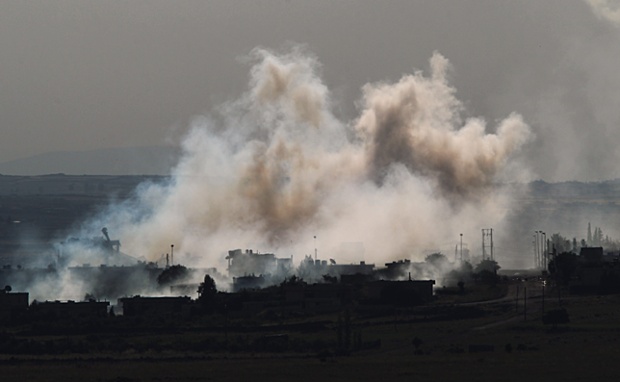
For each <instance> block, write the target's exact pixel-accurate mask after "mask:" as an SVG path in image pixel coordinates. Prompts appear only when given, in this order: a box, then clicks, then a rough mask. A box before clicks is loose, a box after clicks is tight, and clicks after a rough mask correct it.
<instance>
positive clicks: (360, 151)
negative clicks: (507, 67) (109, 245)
mask: <svg viewBox="0 0 620 382" xmlns="http://www.w3.org/2000/svg"><path fill="white" fill-rule="evenodd" d="M251 59H252V62H253V67H252V69H251V72H250V81H249V84H250V86H249V90H248V91H247V92H246V93H245V94H244V95H243V96H242V97H241V98H240V99H239V100H237V101H234V102H231V103H229V104H226V105H223V106H222V107H221V108H220V109H218V110H217V111H216V112H214V113H213V114H212V116H211V117H201V118H197V119H196V120H195V122H194V123H193V125H192V126H191V129H190V132H189V133H188V135H187V137H186V139H185V140H184V142H183V152H184V155H183V157H182V159H181V161H180V162H179V163H178V165H177V166H176V168H175V170H174V173H173V177H172V180H171V181H170V183H169V184H166V185H161V184H145V185H143V186H142V187H140V188H139V189H138V190H137V191H136V195H135V197H134V198H133V199H132V200H130V201H127V202H125V203H123V204H122V205H111V206H109V207H108V209H107V210H106V211H105V212H104V213H102V214H101V215H100V216H98V217H97V218H96V219H93V220H92V221H90V222H88V223H86V224H85V225H84V227H83V229H84V232H96V231H97V230H99V229H100V228H101V227H102V226H107V227H110V229H111V230H112V231H113V232H117V233H118V234H117V235H119V236H120V237H119V238H120V239H121V242H122V243H123V248H124V251H126V252H127V253H130V254H132V255H134V256H136V257H143V258H146V259H150V260H157V259H160V257H161V255H162V254H163V253H164V252H167V251H168V249H169V248H170V244H171V243H174V244H175V259H178V261H183V262H184V263H186V264H188V265H201V266H219V267H221V266H222V265H223V264H224V256H225V253H226V251H227V250H228V249H232V248H253V249H255V250H259V251H263V252H265V251H269V252H271V251H275V252H276V254H277V255H278V256H282V257H288V256H290V255H295V256H297V257H296V259H295V262H296V263H298V262H299V261H300V260H301V259H302V257H303V256H304V255H307V254H310V253H312V252H313V250H314V247H315V241H316V245H317V247H318V250H319V257H322V258H324V259H326V258H335V259H338V261H339V262H351V261H359V260H366V261H367V262H376V263H377V265H378V266H380V265H382V262H384V261H389V260H394V259H398V258H413V259H418V260H419V259H421V258H423V251H424V250H427V249H432V250H436V249H437V248H440V249H441V248H450V250H451V249H452V248H454V243H455V242H456V240H457V237H458V235H459V233H463V234H464V235H466V236H465V237H466V238H467V235H469V237H471V238H475V239H472V241H473V240H476V242H477V241H478V240H477V239H478V237H479V232H480V228H484V227H487V226H494V227H499V226H501V224H502V219H503V217H504V215H505V211H506V210H507V208H508V207H509V203H510V194H509V193H508V192H506V190H500V189H499V188H498V186H497V185H496V182H497V181H498V180H500V179H508V178H511V177H513V176H515V175H516V174H517V173H518V171H521V170H520V166H519V165H518V160H517V159H516V158H517V154H518V152H519V150H520V148H521V147H522V146H523V145H524V144H525V143H526V142H527V141H528V140H529V139H530V137H531V133H530V129H529V127H528V126H527V125H526V124H525V123H524V122H523V121H522V118H521V117H520V116H519V115H517V114H511V115H510V116H508V117H507V118H506V119H504V120H502V121H499V122H498V123H497V127H496V128H495V129H494V132H492V131H489V130H491V129H489V128H488V127H487V126H486V124H485V122H484V120H483V119H481V118H469V119H465V120H464V119H463V118H462V114H463V110H464V107H463V104H462V103H461V102H460V101H459V100H458V99H457V98H456V96H455V89H454V88H453V87H451V86H450V84H449V83H448V77H449V73H450V64H449V62H448V60H447V59H446V58H444V57H443V56H441V55H440V54H439V53H435V54H434V55H433V57H432V58H431V60H430V74H429V75H425V74H424V73H423V72H422V71H416V72H415V73H414V74H412V75H405V76H403V77H402V79H401V80H400V81H398V82H397V83H395V84H389V83H375V84H368V85H366V86H365V87H364V88H363V98H362V100H361V101H360V103H359V105H360V108H361V113H360V117H359V118H358V119H356V120H354V121H351V122H342V121H340V120H338V118H337V117H336V116H335V115H334V114H333V113H332V109H333V100H332V98H331V95H330V93H329V91H328V89H327V87H326V86H325V85H324V84H323V83H322V82H321V79H320V69H321V68H320V65H319V63H318V61H317V60H316V59H315V58H314V57H313V56H312V55H310V54H307V53H305V52H304V51H303V50H302V49H293V50H292V51H291V52H288V53H285V54H276V53H273V52H270V51H268V50H264V49H257V50H255V51H254V52H253V53H252V55H251ZM315 236H316V239H314V237H315ZM343 243H362V245H363V247H362V248H363V251H362V250H360V251H359V252H356V253H350V251H349V253H346V251H340V249H341V248H343Z"/></svg>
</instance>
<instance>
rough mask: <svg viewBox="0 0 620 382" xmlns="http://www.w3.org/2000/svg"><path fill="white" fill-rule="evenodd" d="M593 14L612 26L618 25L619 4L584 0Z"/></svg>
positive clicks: (619, 20)
mask: <svg viewBox="0 0 620 382" xmlns="http://www.w3.org/2000/svg"><path fill="white" fill-rule="evenodd" d="M586 2H587V3H588V4H590V7H592V11H593V12H594V14H595V15H596V16H597V17H599V18H601V19H603V20H607V21H609V22H611V23H613V24H616V25H620V2H619V1H618V0H586Z"/></svg>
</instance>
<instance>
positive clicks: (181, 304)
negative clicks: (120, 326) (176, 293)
mask: <svg viewBox="0 0 620 382" xmlns="http://www.w3.org/2000/svg"><path fill="white" fill-rule="evenodd" d="M118 303H119V306H120V307H121V308H122V311H123V315H124V316H127V317H133V316H147V315H164V316H165V315H183V316H187V315H189V313H190V310H191V307H192V300H191V298H189V297H187V296H183V297H141V296H134V297H125V298H120V299H119V300H118Z"/></svg>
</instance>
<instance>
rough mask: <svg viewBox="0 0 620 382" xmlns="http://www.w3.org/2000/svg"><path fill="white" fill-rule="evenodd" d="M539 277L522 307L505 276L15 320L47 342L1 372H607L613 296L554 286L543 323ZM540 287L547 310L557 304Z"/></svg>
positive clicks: (613, 339) (615, 308)
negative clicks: (360, 301)
mask: <svg viewBox="0 0 620 382" xmlns="http://www.w3.org/2000/svg"><path fill="white" fill-rule="evenodd" d="M539 283H540V282H538V281H533V282H528V283H527V286H528V291H530V295H531V297H530V298H529V299H528V301H527V311H526V313H525V314H524V307H523V301H521V300H520V301H519V302H518V303H517V302H516V300H515V297H516V296H515V292H516V286H517V285H518V284H512V285H510V290H509V292H508V295H507V296H506V297H504V298H501V299H497V300H493V301H491V302H479V303H463V304H456V305H454V304H443V303H442V302H441V300H440V299H439V300H438V301H436V302H435V303H433V304H431V305H429V306H424V307H417V308H406V309H392V308H390V309H388V310H376V309H372V308H367V309H361V308H360V307H358V308H357V309H353V308H352V310H351V311H347V312H341V313H339V314H331V315H324V316H318V317H298V318H293V317H286V318H284V317H282V318H277V317H276V318H275V319H274V318H271V317H270V318H268V319H267V318H264V317H260V315H258V316H256V317H253V318H251V319H248V318H235V317H225V318H222V317H220V318H217V317H211V316H203V317H201V318H194V319H191V320H185V321H182V320H181V321H182V322H175V320H172V319H160V320H155V319H148V318H143V319H140V321H139V322H137V321H128V318H122V317H116V318H114V319H112V321H110V322H112V324H109V323H108V324H102V325H100V326H97V325H94V326H91V327H90V328H89V330H88V332H83V333H81V332H80V330H75V327H79V325H77V326H76V325H75V323H74V325H73V326H74V330H72V332H73V333H72V334H67V333H64V334H63V332H66V331H67V326H65V325H61V326H59V327H54V328H50V327H46V326H45V325H43V326H39V327H34V328H33V327H31V326H28V325H24V326H21V327H15V328H11V329H7V330H6V331H4V332H3V334H2V335H3V336H4V337H5V339H6V338H7V337H11V338H12V340H13V344H14V345H15V346H16V347H19V346H22V347H23V346H26V345H24V343H26V344H30V345H31V346H33V344H35V343H40V344H46V346H47V348H45V347H42V348H40V349H39V351H38V352H39V353H40V354H34V353H37V352H34V353H33V352H32V351H25V350H24V348H22V350H24V351H22V352H21V354H20V351H19V349H18V348H16V349H15V351H14V352H6V351H4V352H3V353H4V354H2V355H1V356H0V372H1V373H2V375H3V378H2V380H3V381H5V380H6V381H9V380H11V381H13V380H15V381H17V380H20V381H23V380H29V381H52V380H65V381H69V380H75V381H84V380H92V381H162V380H175V381H196V380H204V381H217V380H225V379H227V380H249V379H255V380H271V381H285V380H297V381H315V380H359V381H377V380H380V379H390V380H431V379H432V380H467V381H469V380H472V381H497V380H508V381H516V380H524V379H528V380H543V379H547V380H548V379H552V380H562V381H581V380H586V379H587V380H590V379H600V380H610V378H612V376H613V375H614V374H615V367H616V365H615V360H617V359H618V345H619V342H618V340H619V339H620V329H618V328H619V327H618V325H617V322H618V319H619V318H620V297H619V296H561V305H562V307H563V308H565V309H566V310H567V312H568V313H569V317H570V322H569V323H567V324H560V325H556V326H554V325H544V324H543V323H542V320H541V317H542V314H543V313H542V309H543V299H542V296H541V294H540V293H541V289H540V288H538V289H537V286H538V285H539ZM521 285H522V286H525V285H526V284H521ZM551 296H553V297H551ZM551 296H547V298H546V301H545V302H544V304H545V306H544V309H545V311H546V312H548V311H550V310H554V309H556V308H558V305H559V303H560V302H559V301H558V298H557V296H556V295H555V294H554V292H552V294H551ZM222 320H224V321H222ZM78 324H79V323H78ZM63 328H64V329H63ZM50 343H54V345H49V344H50ZM5 345H6V341H5ZM54 346H55V347H54ZM50 347H51V348H50ZM5 350H6V349H5ZM26 353H29V354H26Z"/></svg>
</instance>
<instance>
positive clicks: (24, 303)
mask: <svg viewBox="0 0 620 382" xmlns="http://www.w3.org/2000/svg"><path fill="white" fill-rule="evenodd" d="M28 298H29V297H28V293H11V292H10V290H8V289H6V288H5V289H3V290H0V322H7V321H10V320H13V319H16V318H17V317H19V316H20V315H22V314H24V313H25V312H26V311H27V310H28Z"/></svg>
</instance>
